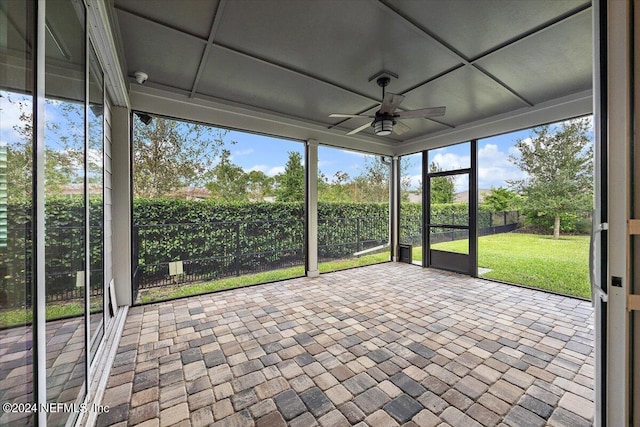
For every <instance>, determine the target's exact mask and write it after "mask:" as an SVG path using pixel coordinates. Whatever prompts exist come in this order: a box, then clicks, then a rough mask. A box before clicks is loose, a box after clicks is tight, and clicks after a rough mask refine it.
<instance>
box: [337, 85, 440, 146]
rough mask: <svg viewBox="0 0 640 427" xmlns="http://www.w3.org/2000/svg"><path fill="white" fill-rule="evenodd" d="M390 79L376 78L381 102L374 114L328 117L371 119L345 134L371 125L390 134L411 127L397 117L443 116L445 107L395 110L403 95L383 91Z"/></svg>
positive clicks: (378, 130)
mask: <svg viewBox="0 0 640 427" xmlns="http://www.w3.org/2000/svg"><path fill="white" fill-rule="evenodd" d="M390 81H391V79H390V78H389V77H387V76H382V77H379V78H378V79H377V80H376V83H378V86H380V87H381V88H382V104H380V109H379V110H378V111H376V113H375V115H370V114H330V115H329V117H340V118H353V117H367V118H370V119H373V121H372V122H371V123H366V124H364V125H362V126H360V127H359V128H356V129H354V130H352V131H351V132H349V133H347V135H353V134H356V133H358V132H360V131H363V130H365V129H366V128H367V127H369V126H373V130H374V132H375V133H376V135H378V136H386V135H390V134H391V132H395V133H397V134H398V135H402V134H403V133H405V132H407V131H408V130H410V129H411V128H410V127H409V126H407V125H406V124H404V123H402V122H400V121H399V119H421V118H424V119H427V118H430V117H439V116H444V112H445V107H433V108H421V109H420V110H411V111H396V108H398V106H399V105H400V103H401V102H402V101H403V100H404V96H402V95H397V94H395V93H390V92H387V93H385V91H384V88H385V87H387V85H388V84H389V82H390Z"/></svg>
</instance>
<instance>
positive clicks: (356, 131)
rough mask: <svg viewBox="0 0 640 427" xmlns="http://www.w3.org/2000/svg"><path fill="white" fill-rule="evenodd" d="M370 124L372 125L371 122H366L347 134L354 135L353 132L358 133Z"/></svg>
mask: <svg viewBox="0 0 640 427" xmlns="http://www.w3.org/2000/svg"><path fill="white" fill-rule="evenodd" d="M369 126H371V123H366V124H364V125H362V126H360V127H359V128H357V129H354V130H352V131H351V132H349V133H348V134H347V135H353V134H356V133H358V132H360V131H363V130H365V129H366V128H368V127H369Z"/></svg>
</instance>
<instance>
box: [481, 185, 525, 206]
mask: <svg viewBox="0 0 640 427" xmlns="http://www.w3.org/2000/svg"><path fill="white" fill-rule="evenodd" d="M516 198H517V194H516V193H514V192H513V191H511V190H508V189H506V188H504V187H498V188H493V187H491V191H490V192H489V193H488V194H487V195H486V196H484V203H486V204H487V205H489V206H490V207H491V209H492V210H493V211H494V212H503V211H506V210H510V209H513V205H514V203H515V201H516Z"/></svg>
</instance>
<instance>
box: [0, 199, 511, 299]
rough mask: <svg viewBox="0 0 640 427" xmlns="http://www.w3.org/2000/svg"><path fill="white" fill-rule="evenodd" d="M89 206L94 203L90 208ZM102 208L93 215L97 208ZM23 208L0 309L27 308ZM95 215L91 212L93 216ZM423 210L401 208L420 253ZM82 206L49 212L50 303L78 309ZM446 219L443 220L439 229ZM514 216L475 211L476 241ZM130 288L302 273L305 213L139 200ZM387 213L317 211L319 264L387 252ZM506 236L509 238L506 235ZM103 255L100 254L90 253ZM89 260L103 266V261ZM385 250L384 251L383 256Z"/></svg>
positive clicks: (349, 207)
mask: <svg viewBox="0 0 640 427" xmlns="http://www.w3.org/2000/svg"><path fill="white" fill-rule="evenodd" d="M90 203H98V202H96V201H93V200H90ZM98 206H99V205H98ZM30 209H31V208H30V206H29V205H28V204H26V203H25V204H14V205H13V206H10V207H9V211H8V213H9V214H8V219H9V224H8V239H7V246H6V247H3V248H0V252H1V254H2V259H1V260H0V270H1V272H2V273H3V274H4V276H3V277H4V279H3V282H2V288H1V289H0V291H1V292H0V309H3V308H4V309H6V308H11V307H21V306H25V305H29V304H30V303H31V294H30V292H28V290H29V289H30V286H27V287H26V288H27V291H25V283H31V277H30V276H29V274H30V273H29V272H30V271H31V262H32V254H31V252H30V248H31V246H32V245H31V241H32V236H31V224H30V222H29V215H28V214H29V212H30ZM466 209H467V208H466V205H460V204H446V205H445V204H443V205H439V206H433V211H432V216H433V215H441V216H442V217H443V221H451V222H453V223H459V222H461V221H468V219H467V218H466V216H465V212H466ZM95 210H96V209H93V207H92V211H95ZM421 211H422V206H421V205H420V204H414V203H408V204H403V206H402V208H401V224H400V226H401V242H402V243H412V244H414V245H420V244H421V242H422V239H421V227H422V224H421ZM83 212H84V210H83V206H82V199H81V198H69V197H64V198H63V197H61V198H59V199H51V200H47V204H46V221H47V234H46V249H45V252H46V260H45V261H46V271H47V278H46V282H47V286H46V288H47V302H55V301H68V300H73V299H82V298H83V295H84V288H82V287H78V286H77V284H78V283H77V273H78V271H81V270H82V269H83V266H84V252H83V251H84V233H83V223H81V222H80V223H79V222H78V218H83V216H82V214H83ZM445 217H446V219H444V218H445ZM517 219H518V215H517V213H499V214H493V213H491V212H489V211H488V210H481V212H480V215H479V221H480V230H481V231H480V233H481V235H483V233H485V230H491V233H496V232H505V231H509V227H513V228H515V227H516V222H517ZM90 220H91V221H92V222H91V224H90V238H91V239H92V241H93V239H96V241H95V242H99V241H100V240H101V239H102V230H103V226H102V224H101V223H94V220H93V219H90ZM133 222H134V230H133V252H134V254H133V255H134V256H133V263H134V265H133V269H134V286H135V289H136V292H137V289H139V288H149V287H155V286H166V285H170V284H177V283H184V282H191V281H200V280H211V279H216V278H223V277H229V276H237V275H242V274H248V273H256V272H260V271H267V270H274V269H279V268H285V267H292V266H302V265H304V263H305V253H306V247H305V226H304V205H303V204H301V203H238V204H233V203H229V204H228V203H219V202H215V201H192V200H179V199H136V200H134V207H133ZM388 227H389V223H388V205H387V204H375V203H370V204H356V203H320V204H319V205H318V255H319V259H320V261H329V260H333V259H339V258H346V257H351V256H353V255H354V254H356V253H359V252H361V251H365V250H368V249H371V248H375V247H378V246H382V245H385V244H386V243H388V237H389V229H388ZM505 227H507V228H505ZM90 246H91V248H100V247H101V245H97V244H96V245H94V244H92V245H90ZM97 250H98V249H96V250H94V252H92V253H91V257H92V259H95V260H101V259H102V256H103V254H102V253H101V252H97ZM384 250H388V248H385V249H384ZM90 274H91V277H92V280H91V282H92V283H97V284H98V286H97V287H96V289H92V290H91V293H92V294H95V295H98V294H99V293H100V292H101V289H102V286H101V280H99V278H100V277H101V275H102V274H103V271H102V269H101V266H99V265H96V266H92V268H91V273H90Z"/></svg>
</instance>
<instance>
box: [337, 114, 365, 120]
mask: <svg viewBox="0 0 640 427" xmlns="http://www.w3.org/2000/svg"><path fill="white" fill-rule="evenodd" d="M329 117H341V118H345V119H346V118H351V117H368V118H370V119H373V118H375V117H376V116H371V115H366V114H329Z"/></svg>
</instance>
